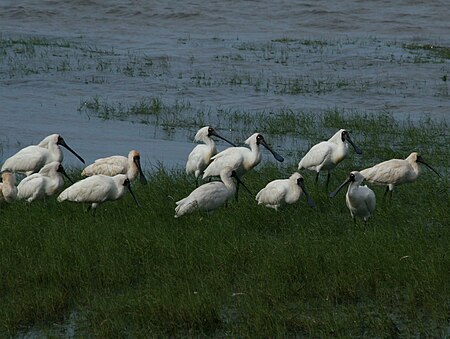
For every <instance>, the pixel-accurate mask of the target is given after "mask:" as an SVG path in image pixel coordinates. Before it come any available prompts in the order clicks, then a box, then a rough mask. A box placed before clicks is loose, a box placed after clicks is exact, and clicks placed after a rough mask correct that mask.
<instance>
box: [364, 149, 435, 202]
mask: <svg viewBox="0 0 450 339" xmlns="http://www.w3.org/2000/svg"><path fill="white" fill-rule="evenodd" d="M419 164H424V165H425V166H427V167H428V168H430V169H431V170H432V171H433V172H434V173H436V174H437V175H438V176H440V175H439V173H438V172H437V171H436V170H435V169H434V168H433V167H431V166H430V165H429V164H428V163H426V162H425V160H423V158H422V156H421V155H420V154H419V153H417V152H412V153H411V154H410V155H409V156H408V157H407V158H406V159H391V160H387V161H383V162H381V163H379V164H377V165H375V166H372V167H370V168H366V169H363V170H361V171H360V173H361V174H362V175H363V176H364V178H365V179H366V180H367V181H368V182H371V183H373V184H377V185H387V187H386V191H385V195H386V193H388V192H389V193H390V195H391V196H392V191H393V190H394V186H398V185H401V184H405V183H411V182H414V181H415V180H416V179H417V177H418V176H419V173H420V166H419Z"/></svg>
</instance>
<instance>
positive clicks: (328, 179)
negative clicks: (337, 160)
mask: <svg viewBox="0 0 450 339" xmlns="http://www.w3.org/2000/svg"><path fill="white" fill-rule="evenodd" d="M330 176H331V173H330V172H329V171H328V174H327V183H326V185H325V187H326V188H327V189H328V183H329V182H330Z"/></svg>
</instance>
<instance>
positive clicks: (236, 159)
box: [203, 133, 284, 198]
mask: <svg viewBox="0 0 450 339" xmlns="http://www.w3.org/2000/svg"><path fill="white" fill-rule="evenodd" d="M245 143H246V144H247V145H249V146H250V149H248V148H247V147H229V148H227V149H226V150H223V151H222V152H220V153H217V154H216V155H215V156H213V157H212V158H211V160H212V161H211V163H210V164H209V166H208V167H206V169H205V171H204V173H203V179H205V178H207V177H212V176H218V175H220V172H221V171H222V169H223V168H225V167H230V168H231V169H232V170H233V171H236V175H237V177H238V178H241V177H242V176H243V175H244V174H245V173H247V172H248V171H250V170H251V169H252V168H253V167H255V166H256V165H258V164H259V163H260V162H261V148H260V145H263V146H264V147H265V148H267V149H268V150H269V151H270V152H271V153H272V155H273V156H274V157H275V159H276V160H278V161H280V162H282V161H284V158H283V157H282V156H281V155H279V154H278V153H277V152H275V151H274V150H272V148H270V146H269V145H268V144H267V143H266V141H265V140H264V137H263V136H262V135H261V134H259V133H254V134H252V135H251V136H250V137H249V138H248V139H247V140H245ZM238 190H239V182H238V184H237V188H236V198H237V191H238Z"/></svg>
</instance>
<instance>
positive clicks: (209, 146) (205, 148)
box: [186, 126, 236, 186]
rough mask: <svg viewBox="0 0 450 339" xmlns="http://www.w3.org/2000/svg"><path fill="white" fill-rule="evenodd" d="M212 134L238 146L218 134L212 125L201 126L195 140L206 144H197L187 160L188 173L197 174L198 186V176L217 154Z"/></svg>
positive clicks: (196, 181)
mask: <svg viewBox="0 0 450 339" xmlns="http://www.w3.org/2000/svg"><path fill="white" fill-rule="evenodd" d="M211 136H216V137H218V138H220V139H222V140H224V141H226V142H227V143H229V144H230V145H232V146H236V145H235V144H233V143H232V142H230V141H228V140H227V139H225V138H224V137H222V136H220V135H219V134H217V132H216V131H215V130H214V128H212V127H210V126H205V127H202V128H200V129H199V130H198V132H197V134H196V135H195V138H194V141H196V142H199V141H202V142H204V144H201V145H197V146H195V147H194V149H193V150H192V152H191V153H190V154H189V156H188V160H187V162H186V174H187V175H194V176H195V183H196V186H198V178H199V177H200V176H201V175H202V174H203V171H204V170H205V168H206V167H207V166H208V165H209V163H210V162H211V157H213V156H214V155H216V154H217V148H216V143H215V142H214V140H213V139H212V138H211Z"/></svg>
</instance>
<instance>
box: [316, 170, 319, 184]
mask: <svg viewBox="0 0 450 339" xmlns="http://www.w3.org/2000/svg"><path fill="white" fill-rule="evenodd" d="M318 180H319V172H317V174H316V181H315V183H316V185H317V181H318Z"/></svg>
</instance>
